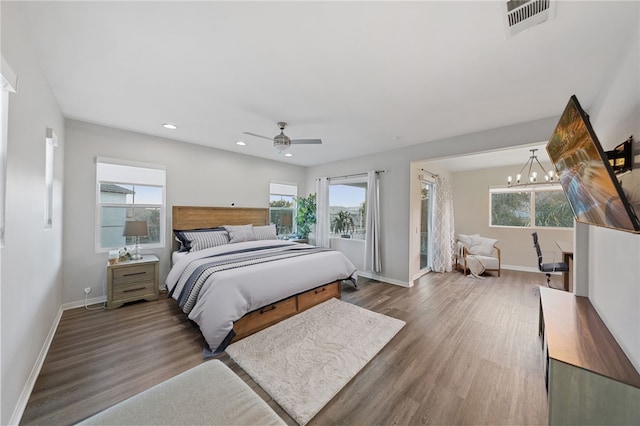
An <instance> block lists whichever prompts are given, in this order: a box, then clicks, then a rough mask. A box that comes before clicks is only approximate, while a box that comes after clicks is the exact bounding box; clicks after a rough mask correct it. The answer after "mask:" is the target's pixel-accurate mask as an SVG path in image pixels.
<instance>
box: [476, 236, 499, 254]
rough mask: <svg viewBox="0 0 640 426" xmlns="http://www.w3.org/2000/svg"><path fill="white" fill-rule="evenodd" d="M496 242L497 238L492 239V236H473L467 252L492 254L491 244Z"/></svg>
mask: <svg viewBox="0 0 640 426" xmlns="http://www.w3.org/2000/svg"><path fill="white" fill-rule="evenodd" d="M497 242H498V240H494V239H493V238H484V237H480V236H474V237H473V238H472V239H471V248H470V249H469V253H471V254H476V255H479V256H492V255H493V246H494V244H495V243H497Z"/></svg>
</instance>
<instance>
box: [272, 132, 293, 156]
mask: <svg viewBox="0 0 640 426" xmlns="http://www.w3.org/2000/svg"><path fill="white" fill-rule="evenodd" d="M290 145H291V139H290V138H289V136H287V135H285V134H284V132H281V133H280V134H279V135H277V136H276V137H275V138H273V147H274V148H275V149H277V150H278V151H284V150H286V149H288V148H289V146H290Z"/></svg>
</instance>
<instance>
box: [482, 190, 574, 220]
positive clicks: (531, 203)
mask: <svg viewBox="0 0 640 426" xmlns="http://www.w3.org/2000/svg"><path fill="white" fill-rule="evenodd" d="M512 192H528V193H529V209H530V210H529V211H530V222H529V223H530V224H529V226H513V225H494V224H493V223H492V220H493V197H492V195H493V194H505V193H512ZM537 192H562V193H563V194H564V191H563V189H562V186H561V185H560V183H556V184H541V185H526V186H490V187H489V227H490V228H506V229H546V230H571V229H573V226H571V227H564V226H540V225H536V224H535V222H536V206H535V204H536V197H535V194H536V193H537ZM567 203H568V201H567Z"/></svg>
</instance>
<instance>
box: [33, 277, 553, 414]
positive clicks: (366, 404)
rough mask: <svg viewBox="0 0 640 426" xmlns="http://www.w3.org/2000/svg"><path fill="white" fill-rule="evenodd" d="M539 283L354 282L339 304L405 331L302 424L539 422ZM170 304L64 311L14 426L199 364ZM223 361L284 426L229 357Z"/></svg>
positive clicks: (97, 407) (103, 404) (75, 409)
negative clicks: (398, 323)
mask: <svg viewBox="0 0 640 426" xmlns="http://www.w3.org/2000/svg"><path fill="white" fill-rule="evenodd" d="M542 282H543V278H541V277H540V275H539V274H534V273H527V272H515V271H502V277H500V278H497V277H495V276H492V275H486V278H485V279H482V280H479V279H475V278H473V277H470V276H468V277H465V276H463V275H462V274H461V273H459V272H453V273H447V274H433V273H432V274H427V275H425V276H424V277H422V278H421V279H420V280H419V281H418V282H417V283H416V285H415V286H413V287H412V288H403V287H399V286H394V285H390V284H385V283H380V282H376V281H371V280H367V279H362V278H361V279H360V281H359V284H358V285H359V289H358V290H356V289H354V288H353V286H351V285H350V284H344V285H343V300H345V301H347V302H350V303H353V304H356V305H358V306H362V307H364V308H367V309H371V310H373V311H376V312H380V313H384V314H386V315H390V316H393V317H395V318H400V319H402V320H404V321H406V322H407V325H406V326H405V327H404V328H403V329H402V330H401V331H400V332H399V333H398V334H397V335H396V336H395V337H394V338H393V340H392V341H391V342H390V343H389V344H388V345H387V346H386V347H385V348H384V349H383V350H382V351H381V352H380V353H379V354H378V355H377V356H376V357H375V358H374V359H373V360H372V361H371V362H369V363H368V364H367V365H366V366H365V367H364V368H363V369H362V371H360V373H358V375H356V377H355V378H354V379H352V380H351V381H350V382H349V383H348V384H347V385H346V386H345V387H344V388H343V389H342V391H340V392H339V393H338V395H336V397H335V398H334V399H333V400H332V401H330V402H329V403H328V404H327V405H326V406H325V407H324V408H323V409H322V411H320V413H318V415H317V416H316V417H315V418H314V419H313V420H312V421H311V422H310V425H325V424H374V425H375V424H380V425H382V424H385V425H387V424H398V425H404V424H411V425H413V424H447V425H449V424H520V425H524V424H532V425H541V424H546V421H547V406H546V390H545V385H544V377H543V372H542V354H541V351H540V341H539V339H538V335H537V319H538V297H539V296H538V292H537V285H538V284H540V283H542ZM202 343H203V340H202V337H201V336H200V334H199V332H198V331H197V330H196V329H195V328H194V327H193V326H192V325H191V324H190V323H189V321H188V320H187V319H186V317H185V315H184V314H183V313H182V312H180V310H179V309H178V308H177V306H176V304H175V301H173V300H170V299H166V298H163V297H161V298H160V300H158V301H153V302H140V303H133V304H128V305H125V306H123V307H121V308H118V309H114V310H108V311H107V310H95V311H87V310H85V309H83V308H79V309H73V310H69V311H65V312H64V313H63V316H62V319H61V320H60V325H59V327H58V330H57V332H56V335H55V337H54V339H53V342H52V344H51V348H50V351H49V353H48V355H47V358H46V360H45V363H44V365H43V367H42V370H41V372H40V375H39V377H38V380H37V381H36V384H35V387H34V390H33V392H32V395H31V397H30V399H29V402H28V404H27V407H26V410H25V412H24V415H23V418H22V422H21V423H22V424H59V425H65V424H73V423H76V422H78V421H80V420H82V419H84V418H86V417H88V416H90V415H92V414H95V413H97V412H99V411H101V410H103V409H105V408H107V407H109V406H111V405H113V404H116V403H117V402H119V401H122V400H124V399H126V398H128V397H130V396H132V395H135V394H136V393H139V392H141V391H143V390H144V389H148V388H149V387H151V386H153V385H155V384H157V383H160V382H162V381H164V380H166V379H167V378H170V377H173V376H175V375H176V374H179V373H181V372H182V371H185V370H187V369H189V368H191V367H194V366H196V365H198V364H200V363H201V362H203V359H202ZM220 359H221V360H222V361H223V362H224V363H225V364H227V365H228V366H230V368H231V369H232V370H233V371H234V372H236V373H237V374H238V375H239V377H240V378H241V379H242V380H244V381H245V382H247V383H248V384H249V386H251V387H252V389H254V390H255V391H256V393H257V394H258V395H259V396H260V397H261V398H262V399H264V400H265V401H267V403H268V404H269V405H270V406H271V407H272V408H273V409H274V410H276V412H277V413H278V415H280V416H281V417H282V418H283V419H284V420H285V421H286V422H287V423H288V424H291V425H294V424H295V421H293V419H292V418H291V417H289V416H288V415H287V414H286V412H284V410H282V408H281V407H279V406H278V404H277V403H276V402H275V401H273V400H272V399H271V397H270V396H269V395H268V394H267V393H266V392H265V391H264V390H262V389H261V388H260V387H259V386H258V385H257V384H256V383H255V382H254V381H253V380H252V379H251V378H250V377H249V376H248V375H247V374H246V373H245V372H244V371H243V370H242V369H241V368H240V367H239V366H238V365H237V364H236V363H235V362H234V361H233V360H232V359H231V358H229V356H227V355H226V354H223V355H222V356H221V357H220Z"/></svg>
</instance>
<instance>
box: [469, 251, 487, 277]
mask: <svg viewBox="0 0 640 426" xmlns="http://www.w3.org/2000/svg"><path fill="white" fill-rule="evenodd" d="M467 266H468V267H469V272H470V273H471V275H473V276H474V277H476V278H482V277H481V276H480V275H482V273H483V272H484V269H485V267H484V263H482V259H480V258H479V257H477V256H474V255H472V254H468V255H467Z"/></svg>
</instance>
